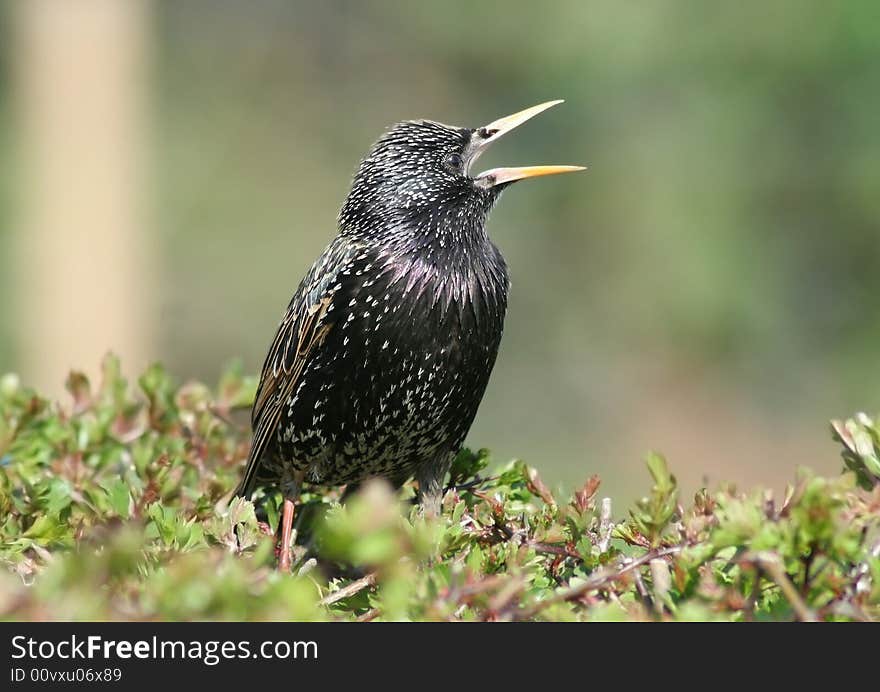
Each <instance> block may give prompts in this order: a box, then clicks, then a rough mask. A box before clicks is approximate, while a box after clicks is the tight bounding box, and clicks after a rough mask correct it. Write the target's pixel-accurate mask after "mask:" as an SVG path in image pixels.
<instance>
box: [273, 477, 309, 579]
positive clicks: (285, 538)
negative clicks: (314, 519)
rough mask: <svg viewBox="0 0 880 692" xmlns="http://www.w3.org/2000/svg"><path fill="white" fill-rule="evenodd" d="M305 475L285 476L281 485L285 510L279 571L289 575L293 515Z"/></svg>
mask: <svg viewBox="0 0 880 692" xmlns="http://www.w3.org/2000/svg"><path fill="white" fill-rule="evenodd" d="M303 476H304V474H303V473H301V472H296V473H293V474H290V475H287V474H285V478H284V479H283V481H282V483H281V492H282V493H284V508H283V510H282V512H281V525H280V526H279V527H278V531H279V533H280V534H281V537H280V541H279V546H278V547H279V555H278V571H279V572H283V573H285V574H287V573H288V572H290V562H291V554H290V553H291V546H290V538H291V535H292V534H293V515H294V510H295V508H296V501H297V500H298V499H299V489H300V486H301V484H302V480H303Z"/></svg>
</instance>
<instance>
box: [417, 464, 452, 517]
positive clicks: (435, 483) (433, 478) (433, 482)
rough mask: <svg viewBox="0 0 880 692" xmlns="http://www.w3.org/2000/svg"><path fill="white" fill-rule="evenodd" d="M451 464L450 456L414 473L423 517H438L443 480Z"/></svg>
mask: <svg viewBox="0 0 880 692" xmlns="http://www.w3.org/2000/svg"><path fill="white" fill-rule="evenodd" d="M451 463H452V455H447V456H445V457H442V458H441V459H439V460H437V461H435V462H432V463H429V464H425V465H424V466H422V467H421V468H419V470H418V471H417V472H416V480H418V482H419V504H420V505H421V506H422V511H423V512H424V513H425V516H428V517H439V516H440V503H441V502H442V501H443V478H444V477H445V476H446V472H447V471H448V470H449V466H450V464H451Z"/></svg>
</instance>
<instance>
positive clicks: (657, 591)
mask: <svg viewBox="0 0 880 692" xmlns="http://www.w3.org/2000/svg"><path fill="white" fill-rule="evenodd" d="M649 564H650V566H651V581H652V582H654V610H656V611H657V615H658V616H661V617H662V616H663V606H664V605H665V604H666V600H667V599H668V598H669V589H670V588H671V586H672V580H671V578H670V576H669V563H667V562H666V560H664V559H662V558H654V559H653V560H651V562H650V563H649Z"/></svg>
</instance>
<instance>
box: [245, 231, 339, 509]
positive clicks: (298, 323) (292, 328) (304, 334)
mask: <svg viewBox="0 0 880 692" xmlns="http://www.w3.org/2000/svg"><path fill="white" fill-rule="evenodd" d="M352 256H353V255H352V252H351V250H349V251H348V252H337V251H335V250H334V247H333V245H331V246H330V247H329V248H328V249H327V251H325V253H324V255H322V257H321V258H320V259H319V260H318V261H317V262H316V263H315V265H314V266H313V267H312V269H311V271H310V272H309V274H308V275H307V276H306V277H305V278H304V279H303V282H302V284H301V285H300V287H299V289H298V290H297V292H296V295H294V297H293V299H292V300H291V301H290V305H288V307H287V312H286V313H285V315H284V318H283V319H282V320H281V324H279V325H278V331H277V332H276V333H275V339H274V340H273V341H272V345H271V346H270V347H269V353H268V354H267V355H266V360H265V362H264V363H263V371H262V374H261V375H260V384H259V386H258V387H257V395H256V399H255V401H254V408H253V412H252V414H251V425H252V427H253V430H254V439H253V442H252V443H251V451H250V454H249V455H248V462H247V467H246V469H245V472H244V476H243V477H242V480H241V483H240V484H239V486H238V488H237V489H236V491H235V494H236V495H238V496H243V497H247V496H248V495H250V493H251V492H252V491H253V486H254V483H255V482H256V479H257V470H258V468H259V465H260V460H261V459H262V457H263V454H264V453H265V451H266V448H267V446H268V444H269V442H270V441H271V440H272V438H273V437H274V435H275V434H276V432H277V429H278V422H279V420H280V419H281V414H282V412H283V411H284V407H285V406H287V405H288V404H287V402H288V399H289V398H290V395H291V393H292V392H293V391H294V389H295V388H296V386H297V384H298V383H299V378H300V375H301V374H302V371H303V368H304V367H305V366H306V364H307V363H308V361H309V358H310V357H311V355H312V354H313V353H314V352H315V351H316V349H319V348H320V347H321V344H322V343H323V342H324V339H325V338H326V336H327V333H328V332H329V331H330V330H331V329H332V328H333V322H331V321H330V320H329V319H328V315H327V313H328V308H329V307H330V304H331V303H332V301H333V298H334V296H335V295H336V293H337V292H338V291H339V290H340V289H341V288H342V283H340V282H339V281H337V278H338V277H339V275H340V273H342V272H344V271H346V269H347V268H349V267H350V266H351V257H352Z"/></svg>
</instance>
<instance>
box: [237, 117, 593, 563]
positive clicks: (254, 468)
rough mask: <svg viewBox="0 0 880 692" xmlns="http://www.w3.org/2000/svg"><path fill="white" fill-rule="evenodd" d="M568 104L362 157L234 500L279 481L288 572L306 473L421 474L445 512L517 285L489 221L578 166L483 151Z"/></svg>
mask: <svg viewBox="0 0 880 692" xmlns="http://www.w3.org/2000/svg"><path fill="white" fill-rule="evenodd" d="M558 103H561V101H550V102H548V103H542V104H540V105H537V106H534V107H532V108H528V109H526V110H523V111H520V112H518V113H515V114H513V115H509V116H507V117H504V118H500V119H498V120H495V121H494V122H492V123H490V124H488V125H485V126H483V127H477V128H470V127H452V126H449V125H443V124H441V123H438V122H433V121H430V120H417V121H407V122H402V123H399V124H397V125H395V126H394V127H392V128H391V129H390V130H389V131H387V132H386V133H385V134H384V135H383V136H382V137H381V138H380V139H379V140H378V141H377V142H376V144H375V145H374V146H373V148H372V149H371V150H370V152H369V154H368V155H367V156H366V158H364V159H363V161H362V162H361V163H360V166H359V168H358V170H357V173H356V174H355V176H354V181H353V183H352V187H351V191H350V192H349V194H348V197H347V198H346V200H345V203H344V204H343V206H342V209H341V211H340V212H339V217H338V234H337V236H336V237H335V238H334V239H333V240H332V242H331V243H330V244H329V245H328V246H327V248H326V249H325V250H324V252H323V253H322V254H321V256H320V257H318V259H317V260H316V261H315V263H314V264H313V265H312V268H311V269H310V270H309V271H308V273H307V274H306V276H305V278H304V279H303V280H302V282H301V283H300V285H299V288H298V289H297V291H296V294H295V295H294V296H293V299H292V300H291V301H290V304H289V305H288V307H287V312H286V313H285V314H284V317H283V319H282V320H281V323H280V325H279V326H278V331H277V333H276V334H275V339H274V341H273V342H272V345H271V346H270V347H269V353H268V355H267V356H266V360H265V363H264V365H263V371H262V375H261V378H260V384H259V388H258V389H257V396H256V401H255V403H254V407H253V413H252V417H251V423H252V426H253V432H254V439H253V444H252V447H251V451H250V455H249V458H248V463H247V467H246V470H245V472H244V476H243V478H242V481H241V483H240V485H239V486H238V488H237V489H236V495H238V496H243V497H249V496H250V494H251V493H252V491H253V489H254V488H255V487H256V485H257V484H261V483H267V484H272V485H277V486H280V488H281V491H282V494H283V496H284V510H283V515H282V522H281V526H280V533H281V536H280V544H281V553H280V561H279V568H280V569H282V570H285V571H286V570H288V569H289V567H290V552H289V549H290V534H291V527H292V522H293V511H294V504H295V501H296V499H297V497H298V494H299V490H300V487H301V485H302V483H303V482H310V483H314V484H317V485H342V484H356V483H358V482H360V481H362V480H364V479H366V478H369V477H383V478H386V479H388V480H389V481H390V482H391V483H392V484H393V485H395V486H399V485H401V484H402V483H403V482H405V481H406V480H407V479H408V478H410V477H413V476H415V478H416V479H417V481H418V485H419V501H420V502H421V504H422V506H423V508H424V510H425V511H426V512H428V513H431V514H436V513H437V512H439V506H440V499H441V494H442V487H443V477H444V475H445V473H446V472H447V470H448V469H449V466H450V463H451V461H452V458H453V457H454V455H455V454H456V452H457V451H458V450H459V447H460V446H461V444H462V442H463V441H464V438H465V435H466V434H467V432H468V429H469V428H470V426H471V423H472V422H473V419H474V416H475V415H476V412H477V407H478V405H479V403H480V400H481V399H482V397H483V392H484V391H485V389H486V384H487V383H488V381H489V374H490V373H491V371H492V367H493V365H494V364H495V356H496V355H497V353H498V345H499V343H500V341H501V333H502V330H503V327H504V316H505V313H506V309H507V292H508V287H509V281H508V276H507V267H506V265H505V263H504V258H503V257H502V256H501V253H500V252H499V250H498V248H496V247H495V245H494V244H493V243H492V241H491V240H490V239H489V236H488V235H487V233H486V229H485V225H486V217H487V215H488V213H489V211H490V210H491V209H492V206H493V205H494V204H495V201H496V200H497V199H498V196H499V195H500V194H501V191H502V190H504V189H505V188H506V187H508V186H509V185H510V184H511V183H513V182H514V181H516V180H521V179H524V178H532V177H536V176H542V175H551V174H554V173H567V172H570V171H579V170H583V169H582V167H580V166H529V167H522V168H493V169H491V170H487V171H485V172H483V173H480V174H478V175H472V174H471V172H470V169H471V166H472V165H473V163H474V161H476V159H477V158H478V157H479V156H480V154H481V153H482V152H483V151H485V150H486V148H487V147H488V146H489V145H491V144H492V143H493V142H495V141H496V140H497V139H499V138H500V137H501V136H502V135H504V134H506V133H507V132H509V131H510V130H512V129H513V128H515V127H517V126H519V125H521V124H522V123H524V122H525V121H526V120H528V119H530V118H532V117H533V116H535V115H537V114H538V113H540V112H541V111H544V110H546V109H547V108H550V107H551V106H554V105H556V104H558Z"/></svg>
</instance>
